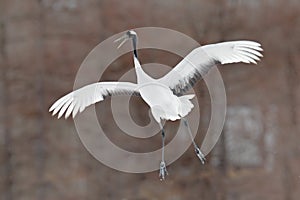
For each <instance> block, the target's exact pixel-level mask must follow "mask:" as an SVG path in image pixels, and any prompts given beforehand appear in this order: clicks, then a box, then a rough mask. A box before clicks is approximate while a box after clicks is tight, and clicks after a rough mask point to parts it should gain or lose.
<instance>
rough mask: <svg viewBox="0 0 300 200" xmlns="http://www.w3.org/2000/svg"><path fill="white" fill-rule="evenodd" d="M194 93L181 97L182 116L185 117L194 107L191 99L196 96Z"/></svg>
mask: <svg viewBox="0 0 300 200" xmlns="http://www.w3.org/2000/svg"><path fill="white" fill-rule="evenodd" d="M194 97H195V95H194V94H190V95H184V96H181V97H179V100H180V101H181V109H180V116H181V117H185V116H186V115H187V114H189V112H191V110H192V108H194V105H193V104H192V102H191V101H190V100H191V99H192V98H194Z"/></svg>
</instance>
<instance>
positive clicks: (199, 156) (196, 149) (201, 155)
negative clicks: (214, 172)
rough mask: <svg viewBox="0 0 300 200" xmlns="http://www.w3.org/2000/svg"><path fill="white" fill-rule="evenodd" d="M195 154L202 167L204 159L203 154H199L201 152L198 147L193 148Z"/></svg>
mask: <svg viewBox="0 0 300 200" xmlns="http://www.w3.org/2000/svg"><path fill="white" fill-rule="evenodd" d="M195 152H196V154H197V156H198V158H199V159H200V161H201V163H202V164H203V165H204V163H205V161H206V159H205V156H204V154H203V153H202V152H201V150H200V149H199V147H197V146H196V147H195Z"/></svg>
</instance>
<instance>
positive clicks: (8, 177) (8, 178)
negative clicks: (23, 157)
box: [0, 21, 13, 200]
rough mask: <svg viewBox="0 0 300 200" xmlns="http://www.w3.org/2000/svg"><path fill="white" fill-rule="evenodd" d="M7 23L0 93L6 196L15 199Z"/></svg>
mask: <svg viewBox="0 0 300 200" xmlns="http://www.w3.org/2000/svg"><path fill="white" fill-rule="evenodd" d="M5 28H6V27H5V23H4V21H1V22H0V36H1V38H0V40H1V41H0V48H1V49H0V51H1V52H0V54H1V57H2V62H1V63H0V65H2V66H1V68H0V69H1V81H2V88H1V90H0V92H1V91H2V94H1V95H0V98H1V105H0V106H1V112H2V115H1V118H2V119H1V121H2V122H3V131H4V134H3V135H4V161H5V167H4V177H3V178H4V190H5V191H4V198H5V199H6V200H12V199H13V191H12V187H13V169H12V150H11V148H12V142H11V140H12V139H11V133H10V128H9V127H10V121H11V120H10V119H11V116H10V114H11V113H10V110H9V102H10V94H9V90H8V88H9V81H8V80H7V74H8V66H7V65H8V63H7V55H6V51H5V47H6V37H5Z"/></svg>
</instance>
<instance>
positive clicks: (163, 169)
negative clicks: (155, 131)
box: [159, 123, 168, 181]
mask: <svg viewBox="0 0 300 200" xmlns="http://www.w3.org/2000/svg"><path fill="white" fill-rule="evenodd" d="M159 126H160V129H161V136H162V149H161V162H160V165H159V178H160V180H161V181H162V180H165V177H166V175H168V172H167V168H166V163H165V131H164V127H163V126H162V125H161V123H159Z"/></svg>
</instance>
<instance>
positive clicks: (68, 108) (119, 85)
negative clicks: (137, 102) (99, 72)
mask: <svg viewBox="0 0 300 200" xmlns="http://www.w3.org/2000/svg"><path fill="white" fill-rule="evenodd" d="M137 88H138V87H137V84H134V83H129V82H99V83H94V84H90V85H87V86H84V87H82V88H80V89H78V90H75V91H73V92H71V93H69V94H67V95H65V96H63V97H61V98H60V99H58V100H57V101H56V102H55V103H54V104H53V105H52V106H51V107H50V109H49V112H52V115H55V114H57V113H58V118H60V117H61V116H62V115H63V114H64V113H65V118H68V117H69V116H70V114H71V113H72V116H73V118H74V117H75V115H76V114H77V113H78V111H79V112H82V111H83V110H84V109H85V108H86V107H87V106H89V105H91V104H94V103H96V102H99V101H102V100H103V99H104V98H105V97H106V96H113V95H138V96H139V91H138V89H137Z"/></svg>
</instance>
